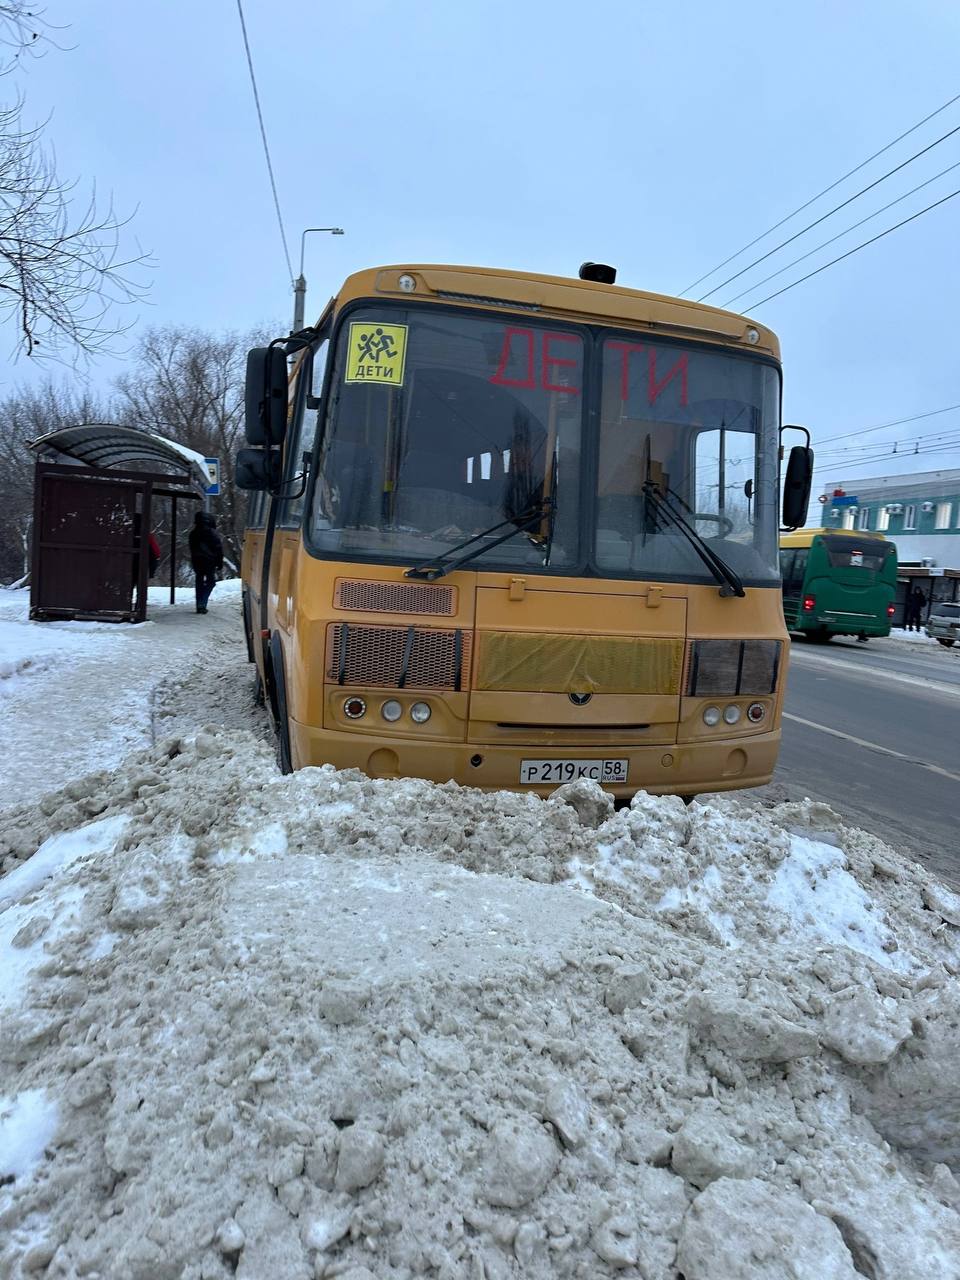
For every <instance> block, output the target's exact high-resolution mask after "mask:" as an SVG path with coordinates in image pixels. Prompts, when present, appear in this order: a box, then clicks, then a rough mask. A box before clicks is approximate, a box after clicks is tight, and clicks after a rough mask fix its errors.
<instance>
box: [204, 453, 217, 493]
mask: <svg viewBox="0 0 960 1280" xmlns="http://www.w3.org/2000/svg"><path fill="white" fill-rule="evenodd" d="M204 462H205V463H206V464H207V470H208V471H209V472H210V484H208V485H207V487H206V489H204V491H203V492H204V493H205V494H206V495H207V497H208V498H216V497H218V496H219V494H220V459H219V458H204Z"/></svg>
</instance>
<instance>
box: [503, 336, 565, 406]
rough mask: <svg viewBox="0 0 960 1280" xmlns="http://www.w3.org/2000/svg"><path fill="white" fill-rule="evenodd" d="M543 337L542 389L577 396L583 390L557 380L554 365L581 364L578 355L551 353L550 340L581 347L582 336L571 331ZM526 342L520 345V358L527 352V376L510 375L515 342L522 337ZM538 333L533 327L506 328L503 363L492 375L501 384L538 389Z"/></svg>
mask: <svg viewBox="0 0 960 1280" xmlns="http://www.w3.org/2000/svg"><path fill="white" fill-rule="evenodd" d="M541 337H542V347H541V362H540V383H539V385H540V389H541V390H543V391H562V392H564V393H565V394H566V395H571V396H576V395H579V394H580V388H579V387H568V386H564V385H563V384H562V383H559V382H554V381H553V380H552V379H553V378H554V377H555V376H559V375H556V374H554V372H553V371H554V369H557V370H559V369H563V368H569V369H576V368H577V366H578V365H579V363H580V361H579V359H570V358H569V357H567V356H558V355H554V354H552V352H551V350H550V346H551V343H554V342H572V343H574V344H575V345H576V346H577V348H578V352H577V354H578V356H579V348H580V339H579V338H577V337H574V335H573V334H572V333H544V334H542V335H541ZM521 340H522V342H523V343H524V344H525V347H526V350H525V352H524V346H523V345H521V347H520V352H521V358H522V357H523V355H524V354H525V356H526V377H524V378H508V377H507V376H506V375H507V368H508V366H509V364H510V360H511V357H512V356H513V354H514V342H515V341H521ZM535 343H536V336H535V334H534V331H533V329H516V328H510V329H506V330H505V331H504V335H503V347H502V349H501V351H500V363H499V365H498V366H497V371H496V373H495V374H494V375H493V377H492V378H491V379H490V381H491V382H493V383H496V385H497V386H500V387H520V388H522V389H523V390H526V391H535V390H536V389H537V381H536V375H537V369H536V346H535Z"/></svg>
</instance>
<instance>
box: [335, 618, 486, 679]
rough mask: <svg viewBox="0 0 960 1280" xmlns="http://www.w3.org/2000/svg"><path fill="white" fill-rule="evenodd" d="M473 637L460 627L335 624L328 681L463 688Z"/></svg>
mask: <svg viewBox="0 0 960 1280" xmlns="http://www.w3.org/2000/svg"><path fill="white" fill-rule="evenodd" d="M471 641H472V636H471V633H470V632H469V631H466V632H465V631H462V630H460V629H459V628H458V629H457V630H440V629H439V628H436V627H371V626H366V625H362V624H361V625H354V624H353V623H347V622H334V623H331V624H330V626H329V627H328V628H327V663H326V673H327V679H328V680H330V681H334V682H335V683H337V684H349V685H372V686H375V687H378V688H384V689H405V688H406V689H455V690H456V689H461V688H463V687H464V685H465V684H466V680H465V673H466V672H469V670H470V647H471Z"/></svg>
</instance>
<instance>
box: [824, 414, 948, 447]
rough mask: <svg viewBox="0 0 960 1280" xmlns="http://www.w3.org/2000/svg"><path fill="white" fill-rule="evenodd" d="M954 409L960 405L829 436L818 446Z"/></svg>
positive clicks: (917, 420)
mask: <svg viewBox="0 0 960 1280" xmlns="http://www.w3.org/2000/svg"><path fill="white" fill-rule="evenodd" d="M954 409H960V404H948V405H944V407H943V408H942V409H928V410H927V411H926V412H925V413H914V414H911V415H910V417H909V418H894V420H893V421H892V422H880V423H878V424H877V425H876V426H875V427H860V428H859V429H858V430H857V431H842V432H841V433H840V434H839V435H836V436H827V438H826V439H825V440H820V441H819V442H818V446H817V447H819V446H820V445H824V444H832V443H833V441H834V440H849V439H850V437H851V436H865V435H867V434H868V432H870V431H885V430H886V429H887V427H902V426H905V425H906V424H907V423H908V422H919V421H920V420H921V419H922V418H936V417H937V416H938V415H939V414H941V413H952V412H953V410H954Z"/></svg>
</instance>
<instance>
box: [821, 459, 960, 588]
mask: <svg viewBox="0 0 960 1280" xmlns="http://www.w3.org/2000/svg"><path fill="white" fill-rule="evenodd" d="M820 503H821V505H822V511H821V515H822V519H821V521H820V523H821V524H822V525H823V526H824V528H827V529H864V530H869V531H870V532H871V533H882V534H884V536H885V537H887V538H891V539H892V540H893V541H894V542H895V543H896V544H897V555H898V557H899V559H900V562H901V564H916V565H918V566H925V567H933V568H949V569H956V568H960V468H954V469H953V470H950V471H916V472H914V473H913V474H912V475H899V476H877V477H875V478H873V479H870V480H842V481H837V482H835V483H833V484H828V485H827V486H826V487H825V488H824V491H823V493H822V494H821V496H820ZM816 514H817V513H816V512H811V516H812V517H813V518H814V519H815V518H816Z"/></svg>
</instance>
